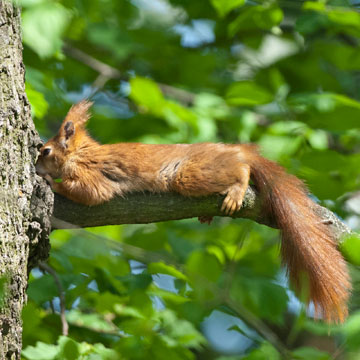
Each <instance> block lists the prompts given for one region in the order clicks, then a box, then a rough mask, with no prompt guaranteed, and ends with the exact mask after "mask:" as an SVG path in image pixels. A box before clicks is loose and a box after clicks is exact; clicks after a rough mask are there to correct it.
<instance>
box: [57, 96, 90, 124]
mask: <svg viewBox="0 0 360 360" xmlns="http://www.w3.org/2000/svg"><path fill="white" fill-rule="evenodd" d="M92 104H93V103H92V102H91V101H88V100H82V101H80V102H79V103H77V104H75V105H73V106H72V107H71V108H70V110H69V112H68V113H67V115H66V118H65V120H64V122H63V124H64V126H65V125H66V123H68V122H72V123H73V126H74V127H80V126H83V125H85V123H86V122H87V121H88V120H89V119H90V112H89V109H90V107H91V105H92Z"/></svg>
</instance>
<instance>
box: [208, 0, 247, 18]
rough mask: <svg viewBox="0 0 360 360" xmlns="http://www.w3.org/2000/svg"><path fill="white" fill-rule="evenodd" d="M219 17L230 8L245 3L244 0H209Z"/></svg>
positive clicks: (232, 8)
mask: <svg viewBox="0 0 360 360" xmlns="http://www.w3.org/2000/svg"><path fill="white" fill-rule="evenodd" d="M211 3H212V5H213V6H214V8H215V9H216V11H217V13H218V14H219V16H220V17H224V16H225V15H226V14H228V13H229V12H230V11H231V10H234V9H235V8H237V7H240V6H242V5H244V4H245V0H211Z"/></svg>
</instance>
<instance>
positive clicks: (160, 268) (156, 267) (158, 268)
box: [148, 262, 187, 281]
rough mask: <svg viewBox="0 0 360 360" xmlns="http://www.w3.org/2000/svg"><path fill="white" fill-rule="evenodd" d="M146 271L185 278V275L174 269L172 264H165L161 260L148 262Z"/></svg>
mask: <svg viewBox="0 0 360 360" xmlns="http://www.w3.org/2000/svg"><path fill="white" fill-rule="evenodd" d="M148 272H149V273H150V274H158V273H160V274H167V275H171V276H174V277H175V278H177V279H182V280H185V281H186V280H187V277H186V276H185V275H184V274H183V273H182V272H180V271H179V270H177V269H175V268H174V267H173V266H170V265H166V264H165V263H163V262H157V263H150V264H149V265H148Z"/></svg>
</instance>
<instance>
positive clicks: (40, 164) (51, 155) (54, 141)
mask: <svg viewBox="0 0 360 360" xmlns="http://www.w3.org/2000/svg"><path fill="white" fill-rule="evenodd" d="M91 105H92V102H90V101H87V100H83V101H81V102H79V103H77V104H76V105H73V106H72V107H71V108H70V110H69V112H68V114H67V115H66V117H65V120H64V121H63V123H62V124H61V127H60V129H59V132H58V133H57V135H55V136H54V137H53V138H51V139H50V140H49V141H48V142H46V144H44V145H43V146H42V147H41V149H40V155H39V158H38V161H37V163H36V171H37V173H38V174H39V175H46V174H49V175H50V176H51V177H52V178H58V177H61V175H62V171H63V167H64V164H65V163H66V161H67V160H68V158H69V156H71V154H74V153H75V151H76V149H77V148H79V147H80V146H82V145H84V143H85V142H87V141H89V139H91V138H90V137H89V136H88V135H87V133H86V130H85V124H86V122H87V121H88V120H89V118H90V113H89V108H90V107H91ZM91 140H92V139H91Z"/></svg>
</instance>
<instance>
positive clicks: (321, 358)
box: [292, 347, 332, 360]
mask: <svg viewBox="0 0 360 360" xmlns="http://www.w3.org/2000/svg"><path fill="white" fill-rule="evenodd" d="M292 354H293V356H294V359H299V360H309V359H311V360H330V359H332V356H330V354H328V353H326V352H325V351H320V350H318V349H316V348H311V347H301V348H299V349H296V350H295V351H293V353H292Z"/></svg>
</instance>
